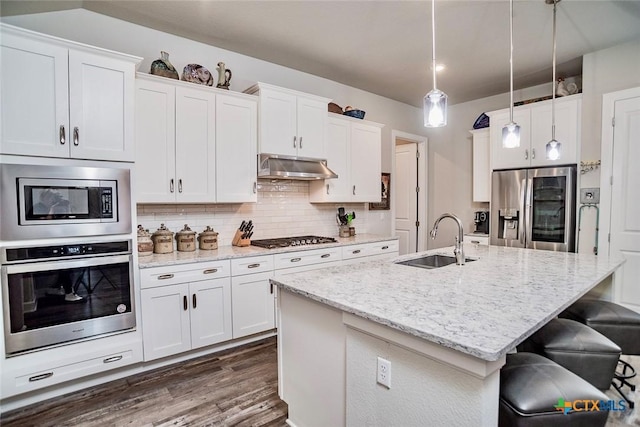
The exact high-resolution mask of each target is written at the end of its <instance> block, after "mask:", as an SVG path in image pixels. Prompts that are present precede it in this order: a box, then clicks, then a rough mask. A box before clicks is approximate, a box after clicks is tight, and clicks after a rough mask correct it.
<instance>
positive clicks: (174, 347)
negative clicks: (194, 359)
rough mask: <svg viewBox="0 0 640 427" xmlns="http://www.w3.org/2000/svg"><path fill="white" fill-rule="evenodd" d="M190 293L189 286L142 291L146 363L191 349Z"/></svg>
mask: <svg viewBox="0 0 640 427" xmlns="http://www.w3.org/2000/svg"><path fill="white" fill-rule="evenodd" d="M188 291H189V285H188V284H186V283H184V284H179V285H171V286H162V287H158V288H150V289H143V290H142V291H141V295H142V302H141V308H142V335H143V346H144V360H147V361H148V360H154V359H159V358H161V357H166V356H171V355H173V354H177V353H181V352H183V351H187V350H190V349H191V335H190V326H189V303H188V297H187V295H188V293H189V292H188Z"/></svg>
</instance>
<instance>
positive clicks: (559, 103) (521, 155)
mask: <svg viewBox="0 0 640 427" xmlns="http://www.w3.org/2000/svg"><path fill="white" fill-rule="evenodd" d="M581 105H582V95H572V96H567V97H560V98H556V100H555V125H556V140H557V141H558V142H560V143H561V150H560V157H559V158H558V159H556V160H549V159H547V154H546V145H547V142H549V141H550V140H551V123H552V120H551V101H550V100H549V101H542V102H536V103H532V104H526V105H522V106H518V107H515V108H514V112H513V119H514V121H515V122H516V123H518V124H519V125H520V147H518V148H504V147H503V146H502V128H503V127H504V125H505V124H507V123H508V122H509V110H508V109H504V110H499V111H494V112H491V113H488V115H489V116H490V119H491V121H490V123H491V126H490V129H491V130H490V135H491V168H492V169H512V168H520V167H538V166H551V165H562V164H573V163H578V158H579V148H580V116H581Z"/></svg>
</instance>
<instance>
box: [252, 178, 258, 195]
mask: <svg viewBox="0 0 640 427" xmlns="http://www.w3.org/2000/svg"><path fill="white" fill-rule="evenodd" d="M257 192H258V183H257V182H255V181H253V194H256V193H257Z"/></svg>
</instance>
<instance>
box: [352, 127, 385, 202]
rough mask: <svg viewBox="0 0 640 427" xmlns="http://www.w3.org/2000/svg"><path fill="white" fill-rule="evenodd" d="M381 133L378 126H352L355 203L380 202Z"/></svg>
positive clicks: (353, 191)
mask: <svg viewBox="0 0 640 427" xmlns="http://www.w3.org/2000/svg"><path fill="white" fill-rule="evenodd" d="M381 145H382V141H381V131H380V128H379V127H377V126H368V125H364V124H359V123H352V124H351V184H352V188H351V192H352V194H353V199H352V200H353V201H354V202H379V201H380V198H381V196H382V192H381V191H380V173H381V170H382V166H381V156H382V153H381V149H382V148H381Z"/></svg>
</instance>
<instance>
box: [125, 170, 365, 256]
mask: <svg viewBox="0 0 640 427" xmlns="http://www.w3.org/2000/svg"><path fill="white" fill-rule="evenodd" d="M365 205H366V204H365V203H309V183H308V182H306V181H291V180H268V179H260V180H258V201H257V203H234V204H202V203H198V204H138V206H137V213H138V224H142V226H143V227H144V228H146V229H148V230H149V231H150V232H152V233H153V232H154V231H155V230H156V229H158V227H160V224H165V225H166V226H167V227H168V228H169V229H170V230H171V231H174V232H176V231H180V230H182V228H183V227H184V225H185V224H188V225H189V227H191V229H192V230H194V231H197V232H200V231H202V230H204V229H205V227H206V226H207V225H209V226H211V227H212V228H213V229H214V230H215V231H217V232H218V233H219V235H218V242H219V244H220V245H230V244H231V239H232V238H233V235H234V233H235V231H236V229H237V228H238V226H239V225H240V223H241V222H242V221H243V220H247V221H248V220H252V221H253V224H254V234H253V237H252V238H253V239H269V238H274V237H285V236H295V235H303V234H314V235H321V236H331V237H335V236H337V235H338V225H337V224H336V213H337V210H338V207H340V206H344V208H345V210H346V211H347V212H352V211H353V212H355V213H356V219H355V220H354V222H353V226H355V227H356V232H357V233H366V232H367V223H366V217H367V215H366V212H365Z"/></svg>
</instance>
